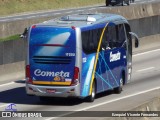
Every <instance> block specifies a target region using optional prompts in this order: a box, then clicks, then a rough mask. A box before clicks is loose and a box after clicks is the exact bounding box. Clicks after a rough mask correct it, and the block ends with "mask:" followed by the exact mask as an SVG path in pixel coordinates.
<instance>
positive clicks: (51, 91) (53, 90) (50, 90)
mask: <svg viewBox="0 0 160 120" xmlns="http://www.w3.org/2000/svg"><path fill="white" fill-rule="evenodd" d="M46 91H47V92H48V93H55V92H56V90H55V89H46Z"/></svg>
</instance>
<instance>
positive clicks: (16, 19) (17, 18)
mask: <svg viewBox="0 0 160 120" xmlns="http://www.w3.org/2000/svg"><path fill="white" fill-rule="evenodd" d="M13 20H22V18H13Z"/></svg>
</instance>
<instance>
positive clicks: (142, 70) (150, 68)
mask: <svg viewBox="0 0 160 120" xmlns="http://www.w3.org/2000/svg"><path fill="white" fill-rule="evenodd" d="M154 68H155V67H149V68H145V69H141V70H137V72H144V71H147V70H152V69H154Z"/></svg>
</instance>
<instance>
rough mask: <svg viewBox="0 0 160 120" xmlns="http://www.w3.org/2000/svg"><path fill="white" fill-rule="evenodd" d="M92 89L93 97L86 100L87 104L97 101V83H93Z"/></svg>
mask: <svg viewBox="0 0 160 120" xmlns="http://www.w3.org/2000/svg"><path fill="white" fill-rule="evenodd" d="M91 87H92V88H91V89H92V91H91V95H90V96H88V97H87V98H86V100H87V102H93V101H94V99H95V96H96V85H95V82H93V84H92V86H91Z"/></svg>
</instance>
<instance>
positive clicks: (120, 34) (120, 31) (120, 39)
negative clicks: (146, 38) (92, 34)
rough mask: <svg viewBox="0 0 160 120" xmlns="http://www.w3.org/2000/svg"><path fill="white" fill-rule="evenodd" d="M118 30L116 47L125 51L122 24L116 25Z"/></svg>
mask: <svg viewBox="0 0 160 120" xmlns="http://www.w3.org/2000/svg"><path fill="white" fill-rule="evenodd" d="M117 28H118V41H117V44H118V47H124V48H125V49H126V35H125V29H124V25H123V24H119V25H117Z"/></svg>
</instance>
